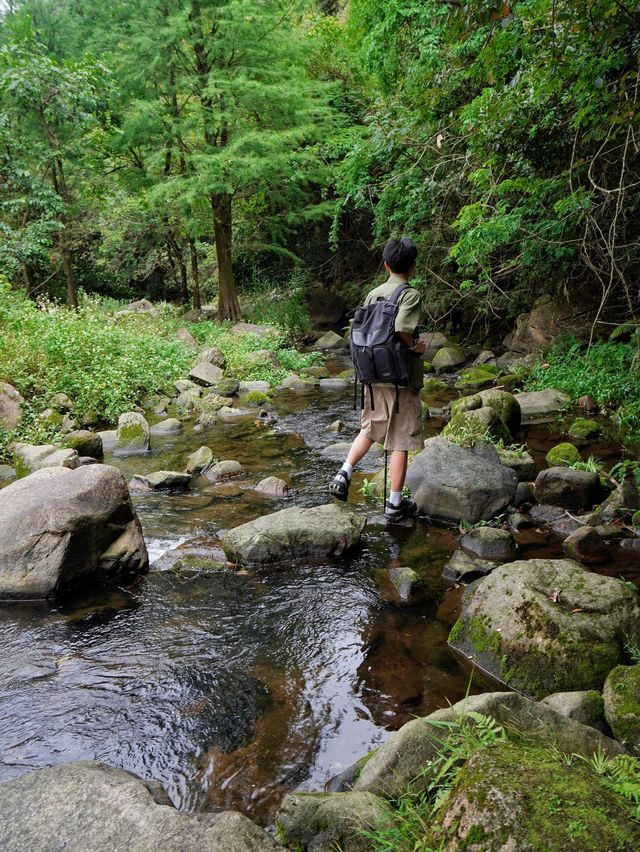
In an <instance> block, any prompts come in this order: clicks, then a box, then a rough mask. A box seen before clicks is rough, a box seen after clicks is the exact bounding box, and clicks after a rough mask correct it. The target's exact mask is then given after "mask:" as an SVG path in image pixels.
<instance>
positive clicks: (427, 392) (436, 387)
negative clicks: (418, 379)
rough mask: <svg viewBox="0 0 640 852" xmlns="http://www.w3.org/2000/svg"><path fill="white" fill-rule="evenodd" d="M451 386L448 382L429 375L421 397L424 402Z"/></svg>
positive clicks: (424, 383) (425, 380)
mask: <svg viewBox="0 0 640 852" xmlns="http://www.w3.org/2000/svg"><path fill="white" fill-rule="evenodd" d="M448 387H449V386H448V385H447V383H446V382H441V381H440V379H434V378H433V376H427V377H426V378H425V379H424V382H423V384H422V390H421V391H420V399H421V400H422V401H423V402H428V401H429V400H430V399H431V397H432V396H434V395H435V394H437V393H438V392H439V391H443V390H447V388H448Z"/></svg>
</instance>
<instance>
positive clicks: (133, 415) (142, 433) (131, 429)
mask: <svg viewBox="0 0 640 852" xmlns="http://www.w3.org/2000/svg"><path fill="white" fill-rule="evenodd" d="M149 435H150V429H149V424H148V423H147V421H146V420H145V418H144V417H143V416H142V414H138V412H137V411H127V412H125V413H124V414H121V415H120V417H119V418H118V429H117V430H116V445H115V447H114V449H113V453H114V455H116V456H137V455H144V454H145V453H148V452H149Z"/></svg>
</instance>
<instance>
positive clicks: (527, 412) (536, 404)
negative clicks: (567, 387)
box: [516, 388, 571, 422]
mask: <svg viewBox="0 0 640 852" xmlns="http://www.w3.org/2000/svg"><path fill="white" fill-rule="evenodd" d="M516 399H517V400H518V402H519V403H520V413H521V415H522V420H523V422H524V421H527V420H542V419H553V418H554V417H555V416H556V415H557V414H558V413H559V412H560V411H563V410H564V409H565V408H566V407H567V406H568V405H569V403H570V402H571V399H570V397H568V396H567V394H566V393H562V391H559V390H554V389H552V388H551V389H549V390H541V391H528V392H527V393H518V394H516Z"/></svg>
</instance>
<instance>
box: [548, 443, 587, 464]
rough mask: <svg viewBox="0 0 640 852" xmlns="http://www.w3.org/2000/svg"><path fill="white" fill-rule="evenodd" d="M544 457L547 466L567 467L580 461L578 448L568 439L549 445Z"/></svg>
mask: <svg viewBox="0 0 640 852" xmlns="http://www.w3.org/2000/svg"><path fill="white" fill-rule="evenodd" d="M545 458H546V461H547V464H548V465H549V467H562V466H565V467H568V466H569V465H571V464H575V463H576V462H580V461H582V456H581V455H580V450H579V449H578V448H577V447H576V446H574V445H573V444H570V443H569V442H568V441H563V443H561V444H556V446H555V447H551V449H550V450H549V452H548V453H547V455H546V457H545Z"/></svg>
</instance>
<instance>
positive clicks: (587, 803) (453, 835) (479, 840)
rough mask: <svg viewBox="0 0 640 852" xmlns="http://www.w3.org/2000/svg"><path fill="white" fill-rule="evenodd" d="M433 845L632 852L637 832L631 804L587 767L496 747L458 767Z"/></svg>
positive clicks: (496, 851)
mask: <svg viewBox="0 0 640 852" xmlns="http://www.w3.org/2000/svg"><path fill="white" fill-rule="evenodd" d="M425 840H426V838H425ZM429 840H430V842H429V847H430V848H433V849H441V850H443V852H459V850H462V849H468V850H482V852H507V850H513V852H540V850H544V852H562V850H566V849H571V850H572V852H595V851H596V850H599V851H600V850H601V852H605V850H613V849H617V850H620V852H634V850H636V849H638V847H639V845H640V827H639V826H638V822H637V821H636V820H634V819H633V818H632V816H631V808H630V807H629V801H628V799H625V798H624V796H623V795H622V793H620V792H615V791H614V790H612V789H611V787H610V785H607V784H606V783H603V780H602V779H601V778H600V776H599V775H598V774H597V773H596V772H594V770H593V769H592V768H591V767H590V766H588V765H587V764H585V763H581V762H579V761H575V762H572V763H571V764H569V765H568V763H567V761H564V760H561V759H560V758H559V757H558V755H557V754H554V752H553V751H551V750H547V751H545V750H543V749H541V748H538V749H528V748H527V747H526V746H522V745H517V744H515V743H512V742H497V743H495V744H494V745H493V746H491V748H482V749H479V750H478V751H476V752H475V753H474V754H472V755H471V757H470V758H469V759H468V760H467V762H466V763H465V764H464V765H463V766H462V767H461V769H460V771H459V773H458V774H457V775H456V777H455V779H454V782H453V786H452V788H451V790H450V791H449V792H448V794H447V796H446V799H445V800H444V801H443V802H441V803H440V807H439V808H438V810H437V811H436V813H435V815H434V819H433V820H432V821H431V824H430V832H429Z"/></svg>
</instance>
